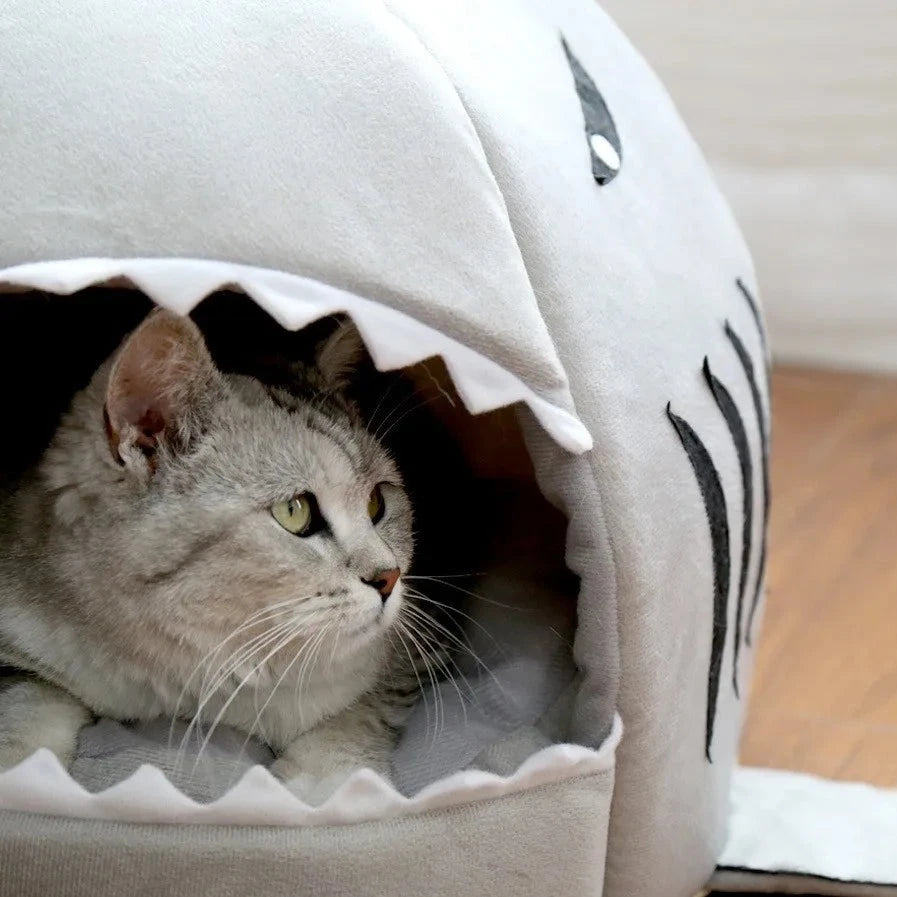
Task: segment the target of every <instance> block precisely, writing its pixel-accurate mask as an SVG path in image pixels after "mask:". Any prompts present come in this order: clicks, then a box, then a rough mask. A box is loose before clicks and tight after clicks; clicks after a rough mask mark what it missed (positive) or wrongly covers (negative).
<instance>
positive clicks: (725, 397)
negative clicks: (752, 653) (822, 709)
mask: <svg viewBox="0 0 897 897" xmlns="http://www.w3.org/2000/svg"><path fill="white" fill-rule="evenodd" d="M704 379H705V380H706V381H707V385H708V386H709V387H710V392H712V393H713V398H714V400H715V401H716V404H717V407H718V408H719V410H720V412H721V413H722V415H723V417H724V418H725V419H726V425H727V426H728V428H729V434H730V435H731V437H732V442H733V443H734V445H735V451H736V453H737V454H738V465H739V467H740V468H741V494H742V513H743V520H742V525H741V572H740V574H739V577H738V604H737V606H736V608H735V654H734V659H733V661H732V688H733V689H734V690H735V696H736V697H739V698H740V697H741V695H740V693H739V689H738V655H739V652H740V650H741V617H742V614H743V608H744V591H745V588H746V587H747V578H748V570H749V569H750V566H751V539H752V536H753V531H754V465H753V463H752V461H751V449H750V445H749V444H748V438H747V432H746V431H745V429H744V421H742V419H741V413H740V412H739V411H738V406H737V405H736V404H735V400H734V399H733V398H732V395H731V393H730V392H729V390H728V389H726V387H725V386H724V385H723V384H722V383H721V382H720V381H719V380H718V379H717V378H716V377H715V376H714V375H713V372H712V371H711V370H710V362H709V360H708V359H707V358H705V359H704Z"/></svg>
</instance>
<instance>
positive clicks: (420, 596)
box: [408, 587, 505, 655]
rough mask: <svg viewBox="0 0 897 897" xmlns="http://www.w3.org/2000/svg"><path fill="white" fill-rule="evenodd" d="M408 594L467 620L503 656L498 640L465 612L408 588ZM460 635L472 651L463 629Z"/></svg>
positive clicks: (502, 648)
mask: <svg viewBox="0 0 897 897" xmlns="http://www.w3.org/2000/svg"><path fill="white" fill-rule="evenodd" d="M408 594H409V595H410V596H411V597H412V598H414V599H416V600H417V601H425V602H426V603H427V604H433V605H435V606H436V607H438V608H440V609H442V610H444V611H446V613H451V614H457V615H458V616H459V617H463V618H464V619H465V620H469V621H470V622H471V623H472V624H473V625H474V626H476V627H477V629H479V630H480V632H482V633H483V634H484V635H485V636H486V637H487V638H488V639H489V640H490V641H491V642H492V644H493V645H494V646H495V647H496V648H497V649H498V651H499V653H501V654H502V655H504V653H505V650H504V647H503V646H502V644H501V642H499V641H498V639H496V638H495V636H494V635H493V634H492V633H491V632H490V631H489V630H488V629H487V628H486V627H485V626H484V625H483V624H482V623H480V621H479V620H476V619H474V618H473V617H472V616H471V615H470V614H468V613H466V612H465V611H463V610H461V609H460V608H458V607H453V606H452V605H450V604H445V603H444V602H442V601H437V600H436V599H435V598H431V597H430V596H429V595H424V593H423V592H420V591H418V590H417V589H414V588H410V587H409V588H408ZM412 606H413V605H412ZM418 610H423V608H418ZM460 633H461V635H462V636H463V637H464V640H465V642H466V643H467V646H468V648H470V650H473V645H472V644H471V642H470V639H469V638H468V636H467V633H466V632H464V630H463V629H460Z"/></svg>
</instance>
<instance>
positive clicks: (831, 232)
mask: <svg viewBox="0 0 897 897" xmlns="http://www.w3.org/2000/svg"><path fill="white" fill-rule="evenodd" d="M603 6H604V8H605V9H606V10H607V11H608V12H609V13H610V14H611V15H612V16H613V17H614V18H615V19H616V21H617V22H618V23H619V25H620V26H621V27H622V28H623V30H624V31H625V32H626V33H627V34H628V35H629V37H630V39H631V40H632V41H633V43H635V45H636V46H637V47H638V48H639V49H640V50H641V51H642V52H643V53H644V55H645V56H646V57H647V58H648V60H649V61H650V62H651V63H652V65H653V66H654V67H655V69H656V70H657V71H658V72H659V74H660V76H661V77H662V78H663V79H664V81H665V82H666V85H667V88H668V89H669V91H670V93H671V94H672V95H673V97H674V99H675V100H676V102H677V104H678V106H679V109H680V111H681V112H682V114H683V116H684V118H685V120H686V121H687V122H688V124H689V126H690V127H691V129H692V131H693V133H694V134H695V136H696V137H697V139H698V141H699V142H700V143H701V145H702V146H703V148H704V151H705V153H706V155H707V156H708V158H709V160H710V162H711V164H712V165H713V167H714V169H715V170H716V172H717V175H718V177H719V180H720V183H721V185H722V187H723V190H724V191H725V192H726V193H727V195H728V196H729V198H730V200H731V202H732V203H733V206H734V207H735V211H736V214H737V216H738V218H739V220H740V221H741V224H742V227H743V228H744V230H745V232H746V234H747V238H748V241H749V243H750V244H751V247H752V249H753V251H754V255H755V259H756V262H757V269H758V276H759V279H760V285H761V288H762V292H763V298H764V301H765V303H766V306H767V310H768V314H769V319H770V326H771V332H772V343H773V349H774V351H775V353H776V354H777V356H778V357H779V358H782V359H788V360H806V361H813V362H820V363H830V364H835V365H846V366H851V367H868V368H873V369H890V370H894V371H897V3H895V2H894V0H812V2H809V0H755V2H753V3H749V4H748V3H741V4H734V3H720V2H719V0H604V2H603ZM624 140H625V135H624Z"/></svg>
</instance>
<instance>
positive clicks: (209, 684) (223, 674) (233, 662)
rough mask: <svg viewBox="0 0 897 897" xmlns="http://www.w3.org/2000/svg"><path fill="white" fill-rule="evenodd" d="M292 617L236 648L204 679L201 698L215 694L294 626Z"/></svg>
mask: <svg viewBox="0 0 897 897" xmlns="http://www.w3.org/2000/svg"><path fill="white" fill-rule="evenodd" d="M293 624H294V621H293V620H292V619H288V620H284V621H282V622H280V623H277V624H276V625H275V626H273V627H270V628H269V629H266V630H265V631H264V632H262V633H260V634H258V635H256V636H254V637H253V638H251V639H250V640H249V641H248V642H246V643H245V644H243V645H241V646H240V647H238V648H236V649H235V650H234V651H233V652H231V654H230V655H228V657H227V658H226V659H225V660H224V661H223V663H222V664H221V665H220V666H219V667H218V668H217V669H216V670H215V673H214V674H212V675H211V676H209V677H208V679H207V680H204V681H203V689H202V691H200V699H202V698H203V696H205V695H213V694H215V692H217V691H218V689H220V688H221V686H222V685H224V683H225V682H227V680H228V679H230V677H231V676H233V675H234V673H236V671H237V670H238V669H239V668H240V667H241V666H242V665H243V664H244V663H246V662H247V661H249V660H250V659H251V658H252V656H253V655H254V654H255V653H256V652H257V651H259V650H263V649H264V647H265V646H266V645H268V644H270V642H271V641H273V640H274V639H275V638H277V637H278V636H279V634H281V633H282V632H285V631H286V630H288V629H289V628H290V627H291V626H293Z"/></svg>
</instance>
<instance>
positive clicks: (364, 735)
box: [0, 309, 419, 803]
mask: <svg viewBox="0 0 897 897" xmlns="http://www.w3.org/2000/svg"><path fill="white" fill-rule="evenodd" d="M363 353H364V349H363V344H362V342H361V339H360V336H359V334H358V332H357V330H356V329H355V328H354V326H352V325H351V324H343V325H341V326H340V327H339V328H338V329H336V330H335V331H334V332H332V333H331V334H330V335H328V336H326V338H324V339H323V340H322V341H321V343H320V345H319V346H318V348H317V351H316V357H315V361H314V363H313V364H310V365H307V366H302V365H294V368H293V371H292V376H293V377H294V378H295V382H296V383H297V388H296V389H286V388H283V386H272V385H269V384H266V383H263V382H262V381H261V380H258V379H256V378H254V377H252V376H247V375H245V374H235V373H226V372H224V371H223V370H222V369H220V368H219V367H218V366H216V363H215V361H214V360H213V358H212V355H211V354H210V352H209V349H208V347H207V345H206V342H205V340H204V338H203V335H202V332H201V331H200V330H199V328H198V327H197V326H196V324H195V323H193V321H191V319H190V318H187V317H182V316H179V315H176V314H174V313H171V312H169V311H165V310H162V309H156V310H155V311H153V312H151V313H150V315H149V316H148V317H147V318H146V319H145V320H144V322H143V323H142V324H140V325H139V326H138V328H137V329H136V330H135V331H134V332H133V333H132V334H131V335H130V336H128V337H127V338H126V339H125V340H124V342H123V343H122V345H121V346H120V347H119V349H118V351H117V352H115V353H113V355H112V357H111V358H110V359H108V360H107V361H106V362H105V363H104V364H103V365H101V366H100V368H99V369H98V370H97V371H96V373H95V374H94V376H93V378H92V380H91V382H90V383H89V385H88V386H87V387H86V388H85V389H84V390H82V391H81V392H80V393H78V394H77V395H76V396H75V398H74V399H73V401H72V404H71V407H70V409H69V411H68V413H67V414H66V415H65V416H64V417H63V419H62V421H61V423H60V425H59V427H58V429H57V430H56V433H55V435H54V437H53V439H52V441H51V443H50V445H49V447H48V449H47V450H46V452H45V453H44V455H43V457H42V458H41V460H40V461H39V463H38V464H37V465H36V466H35V467H34V468H33V469H32V471H31V472H30V473H28V474H27V475H26V476H25V477H24V478H23V480H22V481H21V482H20V484H19V485H18V487H17V489H16V490H15V491H14V492H12V493H11V494H10V495H8V496H6V497H5V498H4V499H0V501H2V505H0V664H8V665H10V666H11V667H14V668H16V669H17V670H19V671H21V675H18V676H17V677H16V678H13V679H9V680H8V681H7V683H6V685H5V687H3V686H0V689H2V690H0V769H3V768H8V767H10V766H12V765H14V764H15V763H17V762H18V761H20V760H22V759H23V758H25V757H26V756H28V755H29V754H31V753H32V752H33V751H34V750H35V749H36V748H37V747H39V746H45V747H48V748H50V749H51V750H52V751H54V752H55V753H56V754H57V756H58V757H59V759H60V760H61V762H62V763H63V764H69V763H70V761H71V760H72V757H73V754H74V751H75V749H76V745H77V737H78V732H79V730H80V729H81V728H82V727H83V726H85V725H87V724H88V723H90V722H91V720H92V719H93V718H94V717H97V716H106V717H112V718H114V719H118V720H128V721H134V720H148V719H153V718H158V717H166V718H171V719H173V718H175V717H180V718H183V719H193V720H194V724H195V723H197V722H199V723H208V721H210V720H214V721H215V723H219V722H220V723H224V724H227V725H229V726H232V727H235V728H237V729H239V730H242V731H244V732H246V733H249V734H253V735H255V736H257V737H259V738H260V739H261V740H263V741H264V742H266V743H267V744H268V745H269V746H270V747H271V748H272V750H273V751H274V752H275V756H276V759H275V761H274V764H273V766H272V767H271V771H272V772H273V773H274V774H275V775H276V776H278V777H279V778H280V779H282V780H283V781H284V782H286V783H287V784H288V787H290V788H291V789H292V790H293V791H295V792H296V793H297V794H299V795H300V796H301V797H303V798H304V799H306V800H307V801H308V802H310V803H318V802H320V801H322V800H323V799H325V798H326V797H327V796H328V795H329V794H330V793H331V792H332V791H333V789H334V788H335V787H336V786H337V785H338V784H339V783H340V782H341V781H342V780H343V779H345V777H346V776H347V775H348V773H349V771H351V770H353V769H356V768H358V767H363V766H364V767H370V768H372V769H374V770H375V771H377V772H378V773H380V774H381V775H383V776H388V773H389V757H390V753H391V750H392V748H393V745H394V742H395V739H396V737H397V734H398V733H399V731H400V730H401V727H402V725H403V722H404V720H405V719H406V718H407V716H408V714H409V713H410V710H411V708H412V706H413V704H414V702H415V701H416V700H417V698H418V697H419V672H418V669H417V659H416V658H415V657H414V655H413V653H412V652H411V651H410V650H408V641H407V639H403V638H402V615H403V611H404V610H405V609H406V607H408V606H409V602H410V601H411V600H412V599H411V596H410V595H409V594H407V593H406V586H405V583H404V577H405V575H406V574H407V572H408V569H409V566H410V565H411V562H412V559H413V555H414V540H413V534H412V523H413V511H412V507H411V501H410V498H409V495H408V493H407V491H406V489H405V488H404V486H403V480H402V477H401V474H400V472H399V469H398V467H397V465H396V463H395V461H394V460H393V458H392V456H391V455H390V453H389V452H388V451H387V449H386V448H385V447H384V446H383V445H382V444H381V443H380V442H378V440H377V439H375V438H374V436H373V435H372V434H371V432H369V431H368V430H367V429H366V428H365V426H364V424H363V422H362V420H361V418H360V415H359V413H358V411H357V409H356V408H355V406H354V405H353V403H352V401H351V400H350V399H349V398H348V397H347V384H348V382H349V380H350V378H351V375H352V371H353V368H354V367H355V366H356V365H357V364H358V361H359V359H360V357H361V356H362V355H363Z"/></svg>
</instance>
